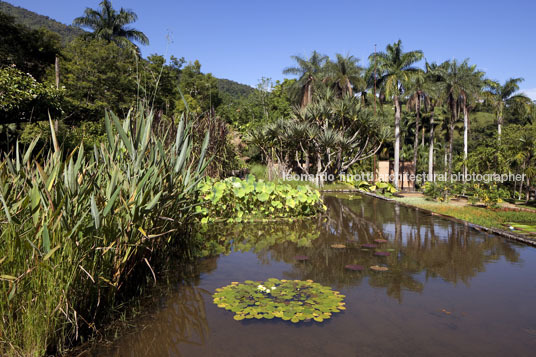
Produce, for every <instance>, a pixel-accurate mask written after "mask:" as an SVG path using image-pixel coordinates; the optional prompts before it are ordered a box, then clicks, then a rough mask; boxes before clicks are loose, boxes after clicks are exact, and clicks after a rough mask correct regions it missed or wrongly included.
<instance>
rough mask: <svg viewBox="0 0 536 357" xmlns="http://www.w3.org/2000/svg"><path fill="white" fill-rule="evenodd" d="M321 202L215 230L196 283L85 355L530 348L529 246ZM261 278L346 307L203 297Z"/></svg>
mask: <svg viewBox="0 0 536 357" xmlns="http://www.w3.org/2000/svg"><path fill="white" fill-rule="evenodd" d="M325 204H326V205H327V206H328V212H327V217H322V218H315V219H313V220H306V221H304V222H297V223H265V224H249V225H234V226H231V227H227V228H219V229H218V239H219V240H220V242H221V243H223V247H224V248H223V249H222V251H221V252H220V254H218V255H216V256H215V257H213V258H209V259H205V260H202V261H201V262H200V263H199V264H198V265H197V266H196V267H195V269H196V271H197V272H198V274H197V276H196V277H195V278H194V279H192V280H191V281H184V282H181V283H180V284H178V285H177V286H175V287H174V288H173V289H171V291H169V292H168V293H167V294H166V295H165V296H161V297H159V299H160V302H159V304H158V307H157V308H155V309H154V311H151V312H150V313H149V314H148V316H146V317H144V318H142V319H140V321H138V322H137V323H136V328H134V329H133V330H132V331H131V332H129V333H128V334H126V335H125V336H123V337H122V338H120V339H119V340H118V341H117V342H116V343H115V344H114V345H113V346H112V347H110V348H106V349H105V350H102V349H101V350H98V351H95V353H96V354H97V355H99V356H103V355H104V356H154V357H157V356H158V357H161V356H296V355H303V356H335V355H336V356H432V355H433V356H504V355H509V356H534V354H535V353H536V352H535V351H536V308H535V306H536V305H535V304H536V249H535V248H532V247H528V246H524V245H519V244H516V243H512V242H509V241H507V240H505V239H504V238H501V237H498V236H495V235H490V234H487V233H483V232H479V231H476V230H474V229H472V228H470V227H467V226H465V225H463V224H460V223H456V222H452V221H449V220H445V219H443V218H440V217H437V216H432V215H430V214H428V213H425V212H423V211H419V210H416V209H411V208H407V207H403V206H398V205H395V204H393V203H390V202H385V201H381V200H378V199H374V198H370V197H362V196H356V195H353V196H352V195H339V196H327V197H325ZM376 239H385V240H387V241H388V242H387V243H383V244H381V246H382V249H389V250H390V251H391V254H390V255H389V256H376V255H374V249H370V250H366V249H363V248H362V246H361V244H371V243H374V240H376ZM333 244H341V245H344V246H345V248H339V249H337V248H333V247H332V245H333ZM305 258H306V259H305ZM349 264H357V265H362V266H364V267H365V269H364V270H363V271H350V270H347V269H345V266H346V265H349ZM373 265H379V266H385V267H387V268H388V269H389V270H388V271H383V272H381V271H372V270H370V269H369V267H370V266H373ZM271 277H275V278H280V279H300V280H306V279H312V280H314V281H316V282H319V283H321V284H323V285H328V286H331V287H332V288H333V289H335V290H338V291H340V292H341V293H342V294H344V295H346V299H345V302H346V308H347V310H345V311H342V312H340V313H336V314H333V317H332V318H331V319H329V320H326V321H324V322H322V323H317V322H302V323H298V324H293V323H291V322H290V321H282V320H280V319H273V320H243V321H235V320H233V313H232V312H230V311H225V310H224V309H220V308H218V307H217V306H216V305H214V304H213V302H212V296H211V295H212V294H213V293H214V290H215V289H216V288H218V287H222V286H225V285H228V284H230V283H231V282H233V281H238V282H240V281H245V280H265V279H268V278H271Z"/></svg>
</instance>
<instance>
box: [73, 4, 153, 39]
mask: <svg viewBox="0 0 536 357" xmlns="http://www.w3.org/2000/svg"><path fill="white" fill-rule="evenodd" d="M99 6H100V10H94V9H91V8H86V10H85V11H84V16H80V17H77V18H76V19H74V21H73V24H74V25H75V26H78V27H86V28H89V29H92V30H93V32H92V33H91V34H90V36H91V37H93V38H97V39H102V40H105V41H108V42H115V43H117V44H118V45H119V46H122V47H127V46H130V45H132V44H133V42H139V43H140V44H142V45H148V44H149V39H148V38H147V36H145V34H144V33H143V32H141V31H138V30H136V29H133V28H130V27H127V25H129V24H131V23H133V22H136V21H137V20H138V15H136V13H134V12H133V11H130V10H125V9H123V8H121V10H119V12H117V11H116V10H115V9H114V8H113V7H112V3H111V1H109V0H103V1H102V2H101V3H100V4H99Z"/></svg>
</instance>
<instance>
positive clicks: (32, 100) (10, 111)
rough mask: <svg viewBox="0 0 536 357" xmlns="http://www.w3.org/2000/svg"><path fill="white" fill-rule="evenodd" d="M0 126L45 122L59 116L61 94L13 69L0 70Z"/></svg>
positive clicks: (51, 87)
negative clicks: (0, 124) (3, 124)
mask: <svg viewBox="0 0 536 357" xmlns="http://www.w3.org/2000/svg"><path fill="white" fill-rule="evenodd" d="M0 93H1V94H2V96H1V97H0V123H20V122H25V121H36V120H45V119H46V118H48V115H49V113H50V115H53V116H54V115H58V114H59V113H60V110H61V109H60V107H61V100H62V97H63V94H64V93H63V91H60V90H56V88H54V87H53V86H51V85H47V84H42V83H39V82H37V80H35V78H34V77H32V75H30V74H28V73H24V72H21V71H20V70H18V69H17V68H14V67H5V68H2V69H0Z"/></svg>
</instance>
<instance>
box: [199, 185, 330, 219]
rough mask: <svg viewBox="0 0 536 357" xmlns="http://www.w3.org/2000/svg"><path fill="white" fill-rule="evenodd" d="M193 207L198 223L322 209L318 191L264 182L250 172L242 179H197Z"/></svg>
mask: <svg viewBox="0 0 536 357" xmlns="http://www.w3.org/2000/svg"><path fill="white" fill-rule="evenodd" d="M199 189H200V191H201V195H200V198H199V200H200V203H201V205H199V206H198V207H197V208H196V209H197V213H198V214H199V216H200V217H201V218H200V220H201V223H208V222H213V221H217V220H224V221H227V222H231V223H232V222H243V221H248V220H252V219H263V218H266V217H269V218H294V217H307V216H313V215H315V214H317V213H319V212H322V211H325V209H326V207H325V206H324V205H323V204H322V199H321V197H320V192H318V191H317V190H315V189H312V188H311V187H309V186H305V185H304V186H298V187H296V188H293V187H292V186H290V185H287V184H280V183H277V184H276V183H274V182H264V181H262V180H259V181H258V180H257V179H256V178H255V177H254V176H252V175H249V176H248V177H247V178H246V179H245V180H242V179H239V178H237V177H230V178H227V179H225V180H221V181H215V180H213V179H211V178H209V177H207V178H206V179H205V180H204V181H203V182H201V183H200V185H199Z"/></svg>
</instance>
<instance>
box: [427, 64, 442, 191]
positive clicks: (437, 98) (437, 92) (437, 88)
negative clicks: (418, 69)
mask: <svg viewBox="0 0 536 357" xmlns="http://www.w3.org/2000/svg"><path fill="white" fill-rule="evenodd" d="M437 71H438V65H437V64H436V63H431V64H429V63H426V74H425V82H424V85H423V87H424V88H423V92H424V93H425V95H424V99H425V101H424V103H425V111H426V112H427V113H428V115H429V116H430V145H429V151H428V180H429V181H434V178H433V175H434V139H435V137H434V135H435V124H436V123H435V108H436V107H440V106H441V99H442V95H443V92H442V91H443V88H442V87H441V84H440V76H439V75H438V73H437Z"/></svg>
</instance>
